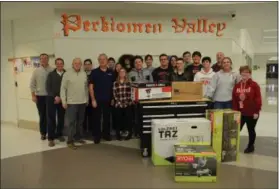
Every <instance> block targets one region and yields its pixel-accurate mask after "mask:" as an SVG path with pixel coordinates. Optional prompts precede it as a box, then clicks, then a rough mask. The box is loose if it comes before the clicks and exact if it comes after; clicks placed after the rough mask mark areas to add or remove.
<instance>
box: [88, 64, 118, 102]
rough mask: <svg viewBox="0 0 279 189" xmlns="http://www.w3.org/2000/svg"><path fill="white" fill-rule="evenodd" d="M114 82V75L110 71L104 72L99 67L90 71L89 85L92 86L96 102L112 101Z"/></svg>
mask: <svg viewBox="0 0 279 189" xmlns="http://www.w3.org/2000/svg"><path fill="white" fill-rule="evenodd" d="M114 81H115V75H114V73H113V71H111V70H110V69H107V70H106V71H105V72H104V71H102V70H101V69H100V67H98V68H96V69H94V70H92V72H91V75H90V83H91V84H93V89H94V95H95V98H96V101H103V102H110V101H111V100H112V97H113V95H112V88H113V82H114Z"/></svg>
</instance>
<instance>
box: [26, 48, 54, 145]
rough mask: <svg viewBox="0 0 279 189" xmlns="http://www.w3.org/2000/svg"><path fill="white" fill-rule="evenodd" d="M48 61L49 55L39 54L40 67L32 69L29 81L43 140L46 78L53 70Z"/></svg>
mask: <svg viewBox="0 0 279 189" xmlns="http://www.w3.org/2000/svg"><path fill="white" fill-rule="evenodd" d="M48 61H49V57H48V55H47V54H45V53H43V54H41V55H40V67H39V68H37V69H35V70H34V72H33V74H32V77H31V81H30V89H31V95H32V101H33V102H34V103H36V106H37V109H38V113H39V118H40V121H39V124H40V133H41V140H45V139H46V135H47V90H46V80H47V76H48V74H49V73H50V72H51V71H52V70H53V68H51V67H50V66H49V64H48Z"/></svg>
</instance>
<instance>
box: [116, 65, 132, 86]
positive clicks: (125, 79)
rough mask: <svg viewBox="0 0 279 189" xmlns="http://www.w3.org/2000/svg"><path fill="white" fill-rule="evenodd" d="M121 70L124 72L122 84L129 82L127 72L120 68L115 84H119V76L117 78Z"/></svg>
mask: <svg viewBox="0 0 279 189" xmlns="http://www.w3.org/2000/svg"><path fill="white" fill-rule="evenodd" d="M121 70H124V72H125V77H124V83H128V82H129V81H130V80H129V77H128V74H127V71H126V70H125V69H124V68H121V69H120V70H119V72H118V76H117V78H116V82H117V83H120V76H119V75H120V72H121Z"/></svg>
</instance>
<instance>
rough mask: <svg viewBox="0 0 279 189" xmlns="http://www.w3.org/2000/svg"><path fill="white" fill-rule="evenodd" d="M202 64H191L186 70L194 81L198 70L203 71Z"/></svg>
mask: <svg viewBox="0 0 279 189" xmlns="http://www.w3.org/2000/svg"><path fill="white" fill-rule="evenodd" d="M201 69H202V65H201V64H199V65H198V66H194V65H193V64H190V65H189V66H187V68H186V72H187V74H188V75H189V80H190V81H194V77H195V75H196V73H197V72H198V71H201Z"/></svg>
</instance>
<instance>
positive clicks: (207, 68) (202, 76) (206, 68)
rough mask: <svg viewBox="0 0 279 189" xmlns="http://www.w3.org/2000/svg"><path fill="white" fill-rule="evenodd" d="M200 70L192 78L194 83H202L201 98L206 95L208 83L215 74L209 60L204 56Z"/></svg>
mask: <svg viewBox="0 0 279 189" xmlns="http://www.w3.org/2000/svg"><path fill="white" fill-rule="evenodd" d="M202 67H203V68H202V69H201V71H199V72H198V73H196V75H195V77H194V81H202V82H203V96H204V95H205V94H206V91H207V90H208V87H209V84H210V81H211V79H212V77H213V75H214V74H215V72H214V71H213V70H212V68H211V58H210V57H208V56H206V57H203V59H202Z"/></svg>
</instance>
